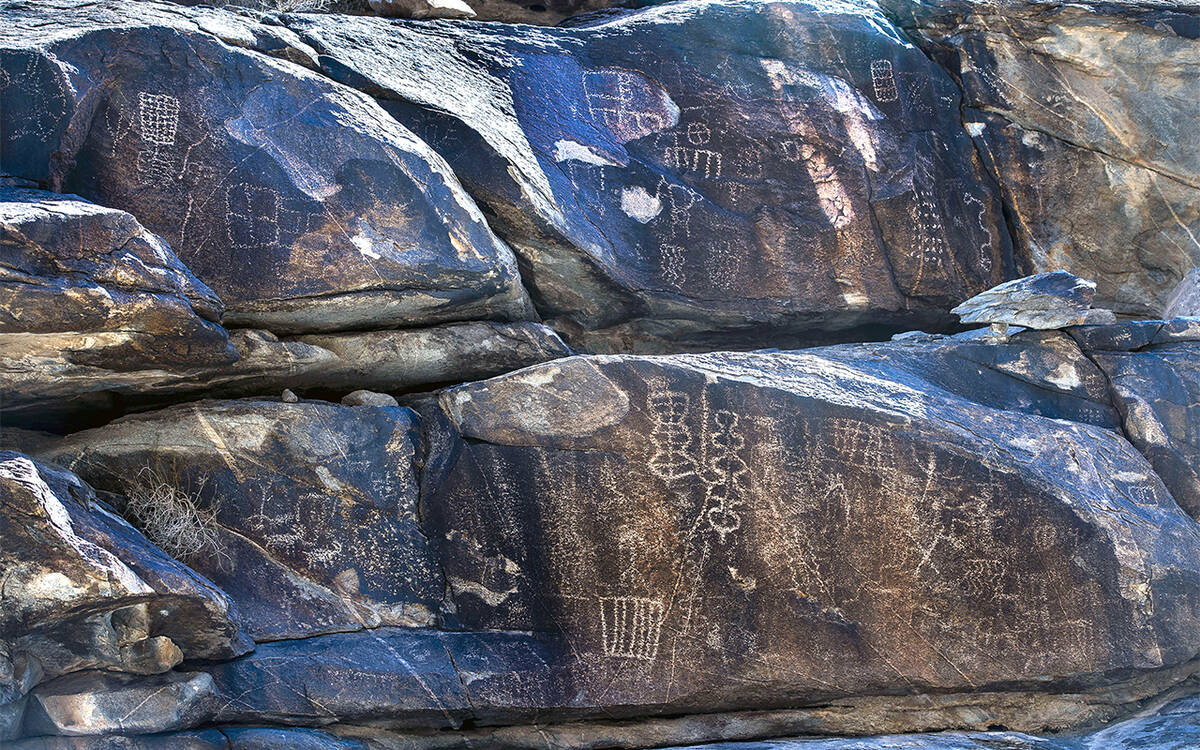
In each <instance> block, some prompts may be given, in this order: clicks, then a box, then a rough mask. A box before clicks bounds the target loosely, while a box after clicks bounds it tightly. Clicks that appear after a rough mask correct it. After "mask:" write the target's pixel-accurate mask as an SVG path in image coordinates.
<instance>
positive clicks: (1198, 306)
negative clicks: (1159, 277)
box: [1163, 268, 1200, 318]
mask: <svg viewBox="0 0 1200 750" xmlns="http://www.w3.org/2000/svg"><path fill="white" fill-rule="evenodd" d="M1181 316H1200V268H1193V269H1192V270H1190V271H1188V272H1187V274H1186V275H1185V276H1184V277H1183V279H1181V280H1180V282H1179V283H1178V284H1177V285H1176V286H1175V289H1173V290H1172V291H1171V296H1170V297H1168V298H1167V306H1166V309H1165V310H1164V312H1163V317H1164V318H1177V317H1181Z"/></svg>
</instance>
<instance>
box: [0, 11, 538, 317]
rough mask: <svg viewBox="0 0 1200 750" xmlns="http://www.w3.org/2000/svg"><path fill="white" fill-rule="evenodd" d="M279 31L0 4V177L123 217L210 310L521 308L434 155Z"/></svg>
mask: <svg viewBox="0 0 1200 750" xmlns="http://www.w3.org/2000/svg"><path fill="white" fill-rule="evenodd" d="M64 18H70V23H69V25H68V26H67V27H66V33H63V26H62V19H64ZM294 36H295V35H294V34H289V32H287V31H286V29H278V28H272V27H267V26H262V25H260V24H256V23H253V22H250V21H248V20H246V19H243V18H241V17H239V16H235V15H233V14H230V13H225V12H220V11H215V10H212V9H186V8H180V7H177V6H172V5H168V4H160V3H143V2H137V3H122V2H115V1H114V2H106V3H103V2H102V3H96V2H89V1H86V0H53V1H52V2H45V3H43V2H36V3H13V4H9V5H8V6H6V9H5V24H4V26H3V27H2V28H0V48H3V49H4V57H3V62H2V65H3V69H4V72H5V75H4V77H3V79H0V80H2V82H3V88H2V89H0V106H2V107H3V109H4V110H5V112H6V114H5V117H6V118H11V120H6V122H13V121H15V122H14V126H12V127H6V129H5V135H6V140H5V142H4V149H3V156H2V157H0V172H5V173H8V174H11V175H15V176H17V177H23V178H26V179H30V180H36V181H38V182H40V183H43V184H46V185H48V186H51V187H52V188H54V189H56V190H57V189H60V188H61V189H64V190H68V191H71V192H74V193H78V194H79V195H81V196H83V197H85V198H87V199H89V200H93V201H95V202H98V203H101V204H103V205H106V206H111V207H113V208H119V209H122V210H125V211H128V212H130V213H132V214H133V215H135V216H136V217H137V218H138V220H139V221H141V222H142V224H144V225H145V226H146V227H147V228H149V229H150V230H151V231H153V232H155V233H157V234H159V235H161V236H162V237H164V238H165V239H166V240H167V241H168V242H170V243H171V246H172V247H173V248H174V250H175V252H176V254H178V255H179V257H180V258H181V259H182V260H183V261H184V263H186V264H187V265H188V267H189V268H191V270H192V271H193V272H194V273H195V274H196V275H197V276H198V277H199V278H200V279H201V280H202V281H204V282H205V283H206V284H208V285H209V286H210V287H212V289H213V290H214V291H216V293H217V294H218V295H220V297H221V299H222V300H223V301H224V303H225V305H226V307H227V312H226V315H225V321H226V323H232V324H236V325H253V326H259V327H264V328H268V329H270V330H272V331H275V332H277V333H279V332H312V331H330V330H338V329H347V328H353V327H364V326H365V327H385V326H400V325H405V326H411V325H418V324H420V325H428V324H431V323H438V322H447V321H454V320H468V319H472V318H489V319H497V320H526V319H529V318H530V316H531V314H532V310H531V309H530V306H529V300H528V298H527V297H526V295H525V291H524V289H523V288H522V286H521V283H520V279H519V278H518V275H517V269H516V264H515V262H514V259H513V256H512V253H511V252H510V251H509V249H508V248H507V247H506V246H505V245H504V243H502V242H500V241H499V240H497V239H496V237H495V235H493V234H492V232H491V230H490V229H489V228H488V226H487V223H486V222H485V221H484V218H483V215H482V214H481V213H480V212H479V210H478V209H477V208H476V206H475V204H474V203H473V202H472V201H471V200H470V199H469V198H468V197H467V196H466V194H465V193H464V192H463V190H462V188H461V186H460V185H459V183H458V180H457V179H455V177H454V175H453V174H452V173H451V171H450V169H449V167H447V165H446V163H445V161H444V160H443V159H442V158H441V157H440V156H438V155H437V154H435V153H434V152H433V151H431V150H430V149H429V148H428V147H427V146H426V145H425V144H424V143H423V142H422V141H421V140H419V139H418V138H416V137H415V136H414V135H413V134H412V133H411V132H410V131H408V130H407V129H405V128H404V127H403V126H401V125H399V124H398V123H397V122H396V121H395V120H394V119H393V118H392V117H390V116H388V114H387V113H386V112H384V111H383V110H382V109H381V108H380V107H379V106H378V105H377V104H376V103H375V102H374V101H373V100H372V99H371V98H370V97H367V96H364V95H363V94H360V93H358V92H356V91H354V90H352V89H350V88H347V87H345V86H341V85H339V84H337V83H334V82H332V81H330V80H329V79H328V78H325V77H323V76H320V75H317V74H315V73H313V72H312V71H310V70H308V69H306V68H305V67H303V66H302V65H301V64H300V63H307V64H309V65H313V64H314V61H315V56H314V54H313V53H312V50H311V49H308V48H306V47H305V45H303V44H301V43H299V42H298V41H296V40H295V39H294ZM260 50H265V51H260ZM151 51H153V54H151ZM267 52H270V53H272V54H274V55H278V57H276V56H271V55H270V54H267ZM281 58H291V59H296V60H299V63H297V62H292V61H291V59H281Z"/></svg>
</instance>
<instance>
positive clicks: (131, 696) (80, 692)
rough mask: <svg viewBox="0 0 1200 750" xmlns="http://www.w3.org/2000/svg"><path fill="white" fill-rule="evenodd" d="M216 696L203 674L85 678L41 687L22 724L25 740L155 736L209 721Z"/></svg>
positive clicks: (93, 675)
mask: <svg viewBox="0 0 1200 750" xmlns="http://www.w3.org/2000/svg"><path fill="white" fill-rule="evenodd" d="M216 708H217V696H216V691H215V689H214V687H213V679H212V676H211V675H209V674H207V673H205V672H170V673H168V674H162V675H155V676H153V677H142V678H132V677H129V676H120V675H116V676H114V675H108V674H105V673H103V672H88V673H82V674H77V675H69V676H67V677H63V678H60V679H58V680H55V681H54V682H52V683H49V684H46V685H43V686H41V687H39V688H38V689H37V690H35V691H34V693H33V700H32V701H31V705H30V708H29V712H28V715H27V716H26V718H25V728H26V731H27V732H28V733H29V734H62V735H80V734H85V735H90V734H110V733H112V734H154V733H156V732H166V731H171V730H176V729H187V728H189V727H192V726H195V725H197V724H201V723H203V722H205V721H208V720H210V719H212V716H213V713H214V712H215V710H216Z"/></svg>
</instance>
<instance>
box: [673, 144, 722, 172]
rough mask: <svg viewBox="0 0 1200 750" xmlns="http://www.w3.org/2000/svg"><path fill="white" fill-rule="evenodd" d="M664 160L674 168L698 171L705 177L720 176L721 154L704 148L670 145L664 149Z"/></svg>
mask: <svg viewBox="0 0 1200 750" xmlns="http://www.w3.org/2000/svg"><path fill="white" fill-rule="evenodd" d="M665 157H666V162H667V164H668V165H669V166H671V167H673V168H675V169H685V170H689V171H692V172H699V173H700V174H702V175H704V177H705V178H706V179H717V178H719V177H720V176H721V155H720V154H719V153H717V152H716V151H711V150H709V149H706V148H691V147H688V146H671V147H669V148H667V149H666V153H665Z"/></svg>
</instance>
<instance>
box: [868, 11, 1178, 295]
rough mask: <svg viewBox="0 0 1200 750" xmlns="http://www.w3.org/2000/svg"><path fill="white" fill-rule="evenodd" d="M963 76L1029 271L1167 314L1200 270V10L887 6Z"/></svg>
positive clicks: (974, 126) (979, 138) (973, 122)
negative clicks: (1084, 283) (1092, 285)
mask: <svg viewBox="0 0 1200 750" xmlns="http://www.w3.org/2000/svg"><path fill="white" fill-rule="evenodd" d="M882 4H883V6H884V8H885V11H886V12H887V13H889V15H891V16H892V17H893V18H894V19H895V20H896V22H897V23H898V24H899V25H901V26H903V27H904V28H905V29H906V30H907V31H909V32H910V33H911V34H912V35H913V36H914V37H915V38H916V39H918V40H919V42H920V43H921V45H922V46H924V47H925V48H926V49H927V50H929V51H930V52H931V54H932V55H933V56H934V57H935V58H936V59H938V60H939V61H941V62H942V63H943V64H944V65H945V66H946V67H947V68H948V69H949V70H950V72H951V73H952V74H953V75H954V76H955V77H956V79H958V80H960V81H961V83H962V86H963V89H964V91H965V100H966V104H967V105H969V107H971V108H973V109H969V110H967V111H966V112H964V121H965V123H966V127H967V128H968V129H969V130H970V131H971V132H972V134H973V135H974V136H975V142H976V144H977V145H978V146H979V149H980V152H981V154H982V155H983V156H984V159H985V161H987V162H988V163H989V164H990V165H991V169H992V170H993V171H994V173H995V174H996V175H997V176H998V179H999V181H1000V183H1001V185H1002V186H1003V191H1004V198H1005V202H1006V204H1007V208H1008V219H1009V221H1010V224H1011V226H1012V227H1013V229H1014V235H1015V236H1014V241H1015V242H1016V244H1017V250H1018V255H1019V257H1020V258H1021V261H1022V263H1023V264H1025V265H1026V266H1027V267H1028V270H1029V271H1049V270H1054V269H1058V268H1064V269H1067V270H1069V271H1073V272H1075V273H1077V274H1079V275H1080V276H1083V277H1085V278H1089V279H1093V280H1095V281H1096V282H1097V284H1098V296H1097V304H1098V305H1099V306H1103V307H1111V308H1113V309H1114V310H1117V311H1118V312H1127V313H1134V314H1138V315H1151V316H1158V315H1161V314H1163V305H1164V303H1165V302H1166V301H1167V296H1168V295H1169V293H1170V291H1171V289H1172V287H1174V285H1175V283H1176V282H1177V281H1179V279H1180V278H1181V277H1182V276H1183V275H1184V274H1185V273H1186V272H1187V271H1189V270H1190V269H1192V268H1193V267H1195V266H1197V265H1200V245H1198V244H1197V243H1196V237H1197V236H1200V142H1198V141H1197V139H1196V138H1195V136H1194V132H1193V131H1194V129H1195V128H1194V124H1195V122H1196V120H1197V118H1200V9H1197V7H1196V5H1195V4H1194V3H1182V2H1181V3H1172V2H1155V1H1154V0H1145V1H1137V0H1135V1H1134V2H1120V3H1111V2H1099V1H1097V0H1084V2H1070V3H1067V2H1059V1H1058V0H1039V1H1038V2H1023V1H1022V0H999V2H994V1H991V0H989V1H988V2H983V1H982V0H928V1H927V2H921V3H909V2H903V1H902V0H885V2H884V3H882Z"/></svg>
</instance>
